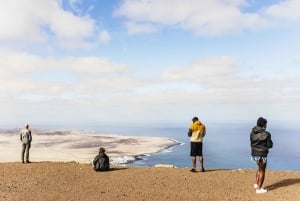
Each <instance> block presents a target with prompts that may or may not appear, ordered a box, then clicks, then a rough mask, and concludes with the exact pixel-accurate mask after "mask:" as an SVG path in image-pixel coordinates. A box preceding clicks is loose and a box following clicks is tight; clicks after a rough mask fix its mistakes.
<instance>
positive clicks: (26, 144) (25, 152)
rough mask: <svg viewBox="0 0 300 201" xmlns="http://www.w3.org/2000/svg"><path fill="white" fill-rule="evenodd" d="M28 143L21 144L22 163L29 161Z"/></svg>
mask: <svg viewBox="0 0 300 201" xmlns="http://www.w3.org/2000/svg"><path fill="white" fill-rule="evenodd" d="M30 146H31V145H30V143H22V153H21V160H22V162H24V161H26V162H28V161H29V149H30ZM24 154H25V160H24Z"/></svg>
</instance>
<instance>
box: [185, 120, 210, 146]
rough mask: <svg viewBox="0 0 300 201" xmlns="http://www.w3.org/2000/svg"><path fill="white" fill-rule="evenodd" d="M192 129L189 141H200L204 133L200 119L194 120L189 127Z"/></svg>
mask: <svg viewBox="0 0 300 201" xmlns="http://www.w3.org/2000/svg"><path fill="white" fill-rule="evenodd" d="M189 129H191V130H192V136H191V142H202V141H203V137H204V136H205V134H206V129H205V126H204V125H203V124H202V123H201V122H200V121H195V122H194V123H192V124H191V125H190V127H189Z"/></svg>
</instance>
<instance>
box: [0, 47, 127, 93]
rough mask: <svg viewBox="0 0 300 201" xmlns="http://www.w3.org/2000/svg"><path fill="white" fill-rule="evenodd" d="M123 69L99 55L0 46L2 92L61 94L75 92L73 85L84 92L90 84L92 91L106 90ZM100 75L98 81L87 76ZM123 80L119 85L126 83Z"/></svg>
mask: <svg viewBox="0 0 300 201" xmlns="http://www.w3.org/2000/svg"><path fill="white" fill-rule="evenodd" d="M127 72H128V68H127V67H126V66H124V65H122V64H117V63H113V62H111V61H109V60H108V59H106V58H101V57H64V58H54V57H40V56H37V55H32V54H28V53H24V52H23V53H22V52H16V51H11V50H6V49H1V50H0V85H1V87H0V93H1V94H2V95H6V96H11V95H14V94H18V93H23V95H31V96H32V95H39V96H47V95H50V96H51V94H52V95H54V96H57V97H63V96H64V95H63V94H70V93H71V94H72V93H73V95H74V96H77V95H76V91H77V89H81V92H85V91H86V92H88V91H90V90H89V89H90V88H91V89H93V92H95V91H98V90H97V89H100V90H103V89H104V90H109V87H110V86H111V84H109V83H110V82H111V81H112V80H115V79H116V78H118V77H121V76H122V75H124V74H126V73H127ZM103 77H105V78H106V79H105V80H104V81H103V82H102V83H101V82H98V83H95V84H91V81H90V80H89V79H91V80H92V79H99V80H101V79H102V80H103ZM110 78H111V79H110ZM105 82H107V84H106V83H105ZM126 82H127V81H126V80H125V81H124V82H122V83H121V84H122V85H121V86H126ZM128 82H130V79H128ZM116 83H119V82H116ZM119 84H120V83H119ZM79 95H81V94H79ZM15 98H18V96H16V97H15Z"/></svg>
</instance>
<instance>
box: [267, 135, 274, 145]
mask: <svg viewBox="0 0 300 201" xmlns="http://www.w3.org/2000/svg"><path fill="white" fill-rule="evenodd" d="M267 147H268V148H272V147H273V142H272V139H271V134H270V133H268V138H267Z"/></svg>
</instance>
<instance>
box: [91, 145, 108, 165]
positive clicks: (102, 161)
mask: <svg viewBox="0 0 300 201" xmlns="http://www.w3.org/2000/svg"><path fill="white" fill-rule="evenodd" d="M92 165H93V168H94V170H95V171H108V170H109V157H108V156H107V155H106V154H105V149H104V148H103V147H101V148H100V149H99V154H98V155H97V156H96V157H95V158H94V160H93V164H92Z"/></svg>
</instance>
